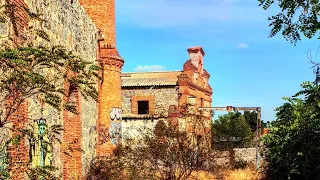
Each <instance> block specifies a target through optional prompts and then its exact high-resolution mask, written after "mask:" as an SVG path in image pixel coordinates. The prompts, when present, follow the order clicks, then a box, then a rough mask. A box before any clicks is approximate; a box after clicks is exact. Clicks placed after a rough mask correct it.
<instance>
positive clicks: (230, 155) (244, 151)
mask: <svg viewBox="0 0 320 180" xmlns="http://www.w3.org/2000/svg"><path fill="white" fill-rule="evenodd" d="M256 152H257V151H256V148H235V149H233V151H216V152H215V154H214V157H215V162H216V163H217V165H219V166H226V167H229V166H231V164H232V163H234V162H246V163H249V164H253V165H255V166H256V163H257V157H256Z"/></svg>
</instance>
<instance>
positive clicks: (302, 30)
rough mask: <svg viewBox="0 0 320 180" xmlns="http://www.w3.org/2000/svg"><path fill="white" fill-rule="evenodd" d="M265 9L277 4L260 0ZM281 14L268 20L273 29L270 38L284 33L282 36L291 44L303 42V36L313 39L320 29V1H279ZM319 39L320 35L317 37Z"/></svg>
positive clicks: (267, 0)
mask: <svg viewBox="0 0 320 180" xmlns="http://www.w3.org/2000/svg"><path fill="white" fill-rule="evenodd" d="M258 1H259V2H260V6H262V7H263V9H265V10H266V9H268V8H270V7H271V6H272V5H274V4H275V1H274V0H258ZM277 5H278V6H279V7H280V9H281V12H279V13H278V14H276V15H274V16H271V17H269V18H268V20H269V21H271V23H270V25H269V26H271V27H272V29H271V31H270V35H269V36H270V37H273V36H275V35H276V34H277V33H279V32H282V36H283V37H284V38H286V40H288V41H290V42H291V43H294V44H296V43H297V41H299V40H301V35H303V36H305V37H307V38H309V39H310V38H313V37H314V36H315V35H316V33H317V32H318V30H319V29H320V22H319V11H320V2H319V1H318V0H299V1H296V0H281V1H280V0H279V1H277ZM317 38H319V35H317Z"/></svg>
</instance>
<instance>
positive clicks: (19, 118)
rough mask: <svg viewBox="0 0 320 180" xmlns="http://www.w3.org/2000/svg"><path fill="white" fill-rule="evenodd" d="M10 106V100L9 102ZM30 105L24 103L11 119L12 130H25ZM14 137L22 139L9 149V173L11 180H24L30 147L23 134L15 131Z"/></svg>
mask: <svg viewBox="0 0 320 180" xmlns="http://www.w3.org/2000/svg"><path fill="white" fill-rule="evenodd" d="M7 103H8V104H10V100H9V101H8V102H7ZM27 112H28V103H27V102H24V103H22V104H21V105H20V107H19V108H18V109H17V110H16V111H15V112H14V113H13V114H11V116H10V117H9V119H10V121H12V129H15V130H21V129H24V128H25V125H26V123H27V122H28V116H27ZM11 135H12V136H20V137H21V139H20V141H19V143H18V144H17V145H13V144H11V145H10V146H9V147H8V153H9V171H10V173H11V179H24V178H25V175H26V174H25V171H26V170H27V166H28V163H29V153H28V152H29V151H28V150H29V147H28V144H27V142H26V140H25V139H24V138H23V136H22V134H21V132H19V131H13V132H12V134H11Z"/></svg>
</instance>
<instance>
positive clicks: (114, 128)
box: [109, 108, 122, 145]
mask: <svg viewBox="0 0 320 180" xmlns="http://www.w3.org/2000/svg"><path fill="white" fill-rule="evenodd" d="M110 119H111V122H110V131H109V136H110V140H111V143H112V144H113V145H116V144H118V143H120V141H121V138H122V136H121V120H122V110H121V109H120V108H112V110H111V112H110Z"/></svg>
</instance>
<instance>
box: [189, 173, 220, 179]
mask: <svg viewBox="0 0 320 180" xmlns="http://www.w3.org/2000/svg"><path fill="white" fill-rule="evenodd" d="M207 179H216V176H215V175H213V174H211V173H209V172H206V171H195V172H192V173H191V176H190V177H189V178H188V180H207Z"/></svg>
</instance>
